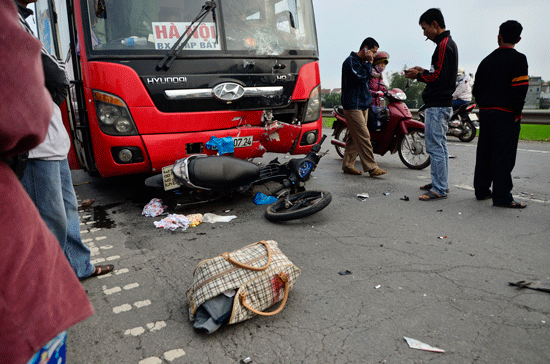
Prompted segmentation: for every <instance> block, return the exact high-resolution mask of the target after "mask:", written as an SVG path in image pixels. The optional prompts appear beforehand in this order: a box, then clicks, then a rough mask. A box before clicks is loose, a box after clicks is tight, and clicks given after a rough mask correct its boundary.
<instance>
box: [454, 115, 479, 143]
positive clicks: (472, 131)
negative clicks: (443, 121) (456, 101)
mask: <svg viewBox="0 0 550 364" xmlns="http://www.w3.org/2000/svg"><path fill="white" fill-rule="evenodd" d="M476 134H477V130H476V127H475V125H474V123H473V122H472V121H471V120H467V121H464V123H463V132H462V134H460V135H459V136H458V139H460V141H462V142H465V143H469V142H471V141H472V140H474V138H475V137H476Z"/></svg>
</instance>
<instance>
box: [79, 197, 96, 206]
mask: <svg viewBox="0 0 550 364" xmlns="http://www.w3.org/2000/svg"><path fill="white" fill-rule="evenodd" d="M93 203H94V200H92V199H89V198H87V199H85V200H84V201H82V203H81V204H80V206H82V207H89V206H90V205H91V204H93Z"/></svg>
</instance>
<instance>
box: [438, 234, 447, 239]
mask: <svg viewBox="0 0 550 364" xmlns="http://www.w3.org/2000/svg"><path fill="white" fill-rule="evenodd" d="M437 238H438V239H447V235H445V236H438V237H437Z"/></svg>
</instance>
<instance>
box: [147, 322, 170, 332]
mask: <svg viewBox="0 0 550 364" xmlns="http://www.w3.org/2000/svg"><path fill="white" fill-rule="evenodd" d="M146 326H147V328H148V329H149V331H151V332H155V331H158V330H160V329H162V328H164V327H166V322H164V321H157V322H155V323H152V322H151V323H149V324H147V325H146Z"/></svg>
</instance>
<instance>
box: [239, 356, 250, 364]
mask: <svg viewBox="0 0 550 364" xmlns="http://www.w3.org/2000/svg"><path fill="white" fill-rule="evenodd" d="M241 363H243V364H249V363H252V359H250V357H249V356H247V357H246V358H244V359H243V360H241Z"/></svg>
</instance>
